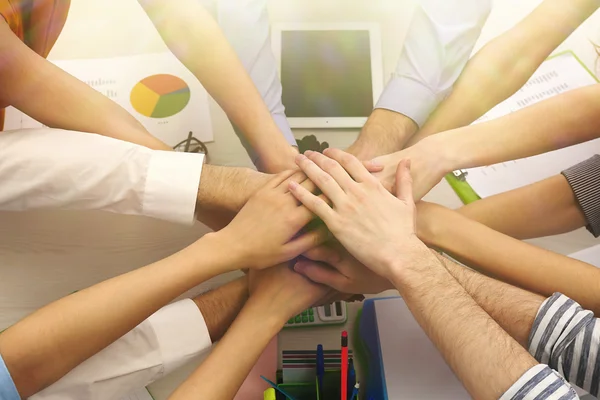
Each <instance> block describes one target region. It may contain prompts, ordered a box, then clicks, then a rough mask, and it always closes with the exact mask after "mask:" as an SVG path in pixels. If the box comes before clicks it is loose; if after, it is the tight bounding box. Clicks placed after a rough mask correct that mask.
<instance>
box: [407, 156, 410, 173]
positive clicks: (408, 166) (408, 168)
mask: <svg viewBox="0 0 600 400" xmlns="http://www.w3.org/2000/svg"><path fill="white" fill-rule="evenodd" d="M406 169H407V170H409V171H410V158H409V159H408V160H406Z"/></svg>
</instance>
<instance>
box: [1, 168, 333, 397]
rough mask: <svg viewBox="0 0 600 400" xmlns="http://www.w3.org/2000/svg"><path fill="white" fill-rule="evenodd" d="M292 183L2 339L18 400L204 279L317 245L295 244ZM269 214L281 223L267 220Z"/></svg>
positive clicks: (305, 216) (304, 216)
mask: <svg viewBox="0 0 600 400" xmlns="http://www.w3.org/2000/svg"><path fill="white" fill-rule="evenodd" d="M289 175H290V174H288V175H280V176H278V177H276V178H275V179H274V180H272V181H271V182H269V184H268V185H266V186H265V188H263V189H262V190H261V191H260V192H259V193H257V194H256V195H255V196H253V198H252V199H251V200H250V201H249V202H248V203H247V204H246V205H245V206H244V208H243V209H242V211H240V213H238V215H237V216H236V218H235V219H234V220H233V221H232V222H231V223H230V224H229V225H228V226H227V227H226V228H224V229H222V230H221V231H219V232H217V233H211V234H207V235H205V236H204V237H203V238H202V239H200V240H199V241H197V242H196V243H194V244H192V245H190V246H189V247H188V248H186V249H184V250H182V251H180V252H179V253H176V254H174V255H172V256H170V257H168V258H166V259H165V260H163V261H159V262H156V263H154V264H151V265H148V266H146V267H144V268H140V269H138V270H135V271H132V272H129V273H127V274H124V275H121V276H118V277H116V278H112V279H110V280H108V281H105V282H103V283H100V284H98V285H95V286H93V287H91V288H88V289H85V290H82V291H81V292H77V293H74V294H72V295H70V296H68V297H65V298H63V299H61V300H58V301H56V302H54V303H52V304H50V305H48V306H46V307H44V308H42V309H40V310H39V311H37V312H35V313H34V314H32V315H31V316H29V317H27V318H25V319H24V320H23V321H21V322H19V323H17V324H16V325H14V326H13V327H11V328H9V329H8V330H7V331H6V332H4V333H2V334H1V335H0V354H1V355H2V358H3V359H4V361H5V362H6V365H7V366H8V370H9V371H10V373H11V375H12V377H13V380H14V383H15V385H16V388H17V389H18V390H19V393H20V394H21V396H22V397H28V396H30V395H32V394H33V393H36V392H37V391H39V390H41V389H43V388H44V387H46V386H48V385H50V384H52V383H53V382H55V381H56V380H58V379H59V378H61V377H62V376H63V375H65V374H66V373H67V372H69V371H70V370H71V369H73V368H74V367H75V366H77V365H79V364H80V363H81V362H83V361H84V360H86V359H87V358H89V357H91V356H92V355H93V354H95V353H97V352H98V351H100V350H101V349H103V348H105V347H106V346H108V345H109V344H110V343H112V342H114V341H115V340H116V339H118V338H119V337H121V336H123V335H124V334H125V333H127V332H128V331H130V330H131V329H132V328H133V327H135V326H136V325H137V324H139V323H140V322H141V321H142V320H144V319H146V318H148V316H149V315H150V314H152V313H153V312H155V311H156V310H158V309H159V308H160V307H162V306H164V305H165V304H166V303H168V302H170V301H171V300H173V299H174V298H175V297H177V296H179V295H180V294H181V293H183V292H185V291H186V290H189V289H191V288H193V287H194V286H197V285H198V284H200V283H201V282H203V281H205V280H206V279H209V278H211V277H213V276H216V275H218V274H221V273H223V272H227V271H232V270H237V269H241V268H245V267H248V268H255V269H260V268H266V267H269V266H271V265H275V264H278V263H281V262H283V261H286V260H290V259H292V258H294V257H296V256H298V255H299V254H301V253H302V252H304V251H306V250H308V249H309V248H312V247H313V246H315V245H317V244H319V242H320V241H321V240H322V237H323V234H322V232H318V231H315V232H312V233H307V234H304V235H301V236H299V237H298V233H299V231H300V230H301V229H302V228H303V227H304V226H305V225H306V224H307V223H308V222H309V221H310V220H311V219H312V214H311V213H310V212H309V211H308V210H306V209H305V208H304V207H302V206H298V205H297V202H296V200H295V199H294V198H293V197H292V196H291V195H290V194H289V193H287V185H288V182H289V179H288V178H289ZM273 214H281V215H285V216H286V218H284V219H273V218H270V217H271V216H272V215H273ZM140 285H143V287H144V290H140ZM100 333H101V334H100ZM74 343H76V344H77V346H73V344H74ZM48 360H54V362H52V363H49V362H48Z"/></svg>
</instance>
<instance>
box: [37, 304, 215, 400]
mask: <svg viewBox="0 0 600 400" xmlns="http://www.w3.org/2000/svg"><path fill="white" fill-rule="evenodd" d="M211 345H212V342H211V340H210V334H209V332H208V328H207V326H206V323H205V321H204V317H203V316H202V313H201V312H200V310H199V309H198V307H197V306H196V304H195V303H194V302H193V301H192V300H189V299H188V300H182V301H179V302H177V303H173V304H170V305H168V306H166V307H163V308H162V309H160V310H159V311H157V312H156V313H155V314H153V315H152V316H151V317H150V318H148V319H147V320H145V321H144V322H142V323H141V324H140V325H138V326H137V327H136V328H134V329H133V330H132V331H130V332H129V333H127V334H126V335H124V336H123V337H121V338H120V339H119V340H117V341H116V342H114V343H112V344H111V345H110V346H108V347H106V348H105V349H104V350H102V351H100V352H99V353H97V354H96V355H94V356H92V357H91V358H89V359H87V360H86V361H84V362H83V363H82V364H80V365H79V366H77V367H76V368H75V369H73V370H72V371H71V372H69V373H68V374H67V375H65V376H64V377H63V378H62V379H60V380H59V381H58V382H56V383H54V384H53V385H51V386H49V387H48V388H46V389H44V390H43V391H41V392H39V393H37V394H36V395H34V396H32V397H30V399H33V400H94V399H114V398H118V397H119V396H120V395H123V394H125V393H128V392H130V391H131V390H134V389H139V388H143V387H144V386H146V385H149V384H150V383H152V382H154V381H156V380H158V379H160V378H162V377H164V376H166V375H167V374H169V373H170V372H172V371H173V370H175V369H176V368H178V367H180V366H181V365H183V364H185V363H186V362H188V361H190V360H191V359H193V358H195V357H197V356H200V355H202V354H204V353H205V352H206V351H208V350H209V349H210V347H211Z"/></svg>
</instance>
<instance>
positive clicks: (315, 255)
mask: <svg viewBox="0 0 600 400" xmlns="http://www.w3.org/2000/svg"><path fill="white" fill-rule="evenodd" d="M302 255H303V256H304V258H300V260H298V261H297V262H296V264H295V265H294V270H295V271H296V272H298V273H300V274H302V275H304V276H306V277H307V278H308V279H310V280H311V281H313V282H316V283H320V284H322V285H327V286H330V287H332V288H333V289H335V290H337V291H339V292H342V293H357V294H359V293H360V294H376V293H381V292H383V291H384V290H388V289H393V288H394V286H393V285H392V284H391V282H390V281H388V280H387V279H385V278H383V277H381V276H379V275H377V274H376V273H374V272H373V271H371V270H370V269H368V268H367V267H365V266H364V265H363V264H361V263H360V262H358V261H357V260H356V258H354V257H353V256H352V255H351V254H350V253H349V252H348V251H347V250H346V249H344V247H343V246H341V245H340V244H339V243H337V242H333V243H325V244H322V245H321V246H319V247H315V248H314V249H311V250H309V251H307V252H305V253H304V254H302Z"/></svg>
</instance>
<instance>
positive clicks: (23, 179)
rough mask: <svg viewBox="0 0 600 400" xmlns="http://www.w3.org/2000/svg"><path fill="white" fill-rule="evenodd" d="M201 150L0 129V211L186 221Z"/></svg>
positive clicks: (195, 190)
mask: <svg viewBox="0 0 600 400" xmlns="http://www.w3.org/2000/svg"><path fill="white" fill-rule="evenodd" d="M203 162H204V158H203V155H199V154H191V153H179V152H168V151H158V150H151V149H148V148H146V147H143V146H138V145H135V144H132V143H128V142H123V141H120V140H116V139H112V138H108V137H104V136H100V135H90V134H89V133H81V132H71V131H64V130H57V129H47V128H46V129H31V130H21V131H9V132H1V133H0V182H2V183H1V185H2V190H0V210H5V211H22V210H28V209H43V208H61V209H78V210H104V211H110V212H115V213H120V214H133V215H145V216H149V217H152V218H160V219H165V220H169V221H172V222H177V223H182V224H192V223H193V221H194V213H195V208H196V199H197V195H198V187H199V184H200V176H201V173H202V166H203Z"/></svg>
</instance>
